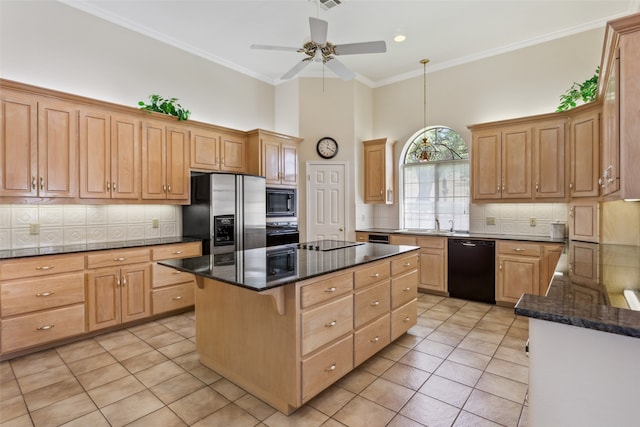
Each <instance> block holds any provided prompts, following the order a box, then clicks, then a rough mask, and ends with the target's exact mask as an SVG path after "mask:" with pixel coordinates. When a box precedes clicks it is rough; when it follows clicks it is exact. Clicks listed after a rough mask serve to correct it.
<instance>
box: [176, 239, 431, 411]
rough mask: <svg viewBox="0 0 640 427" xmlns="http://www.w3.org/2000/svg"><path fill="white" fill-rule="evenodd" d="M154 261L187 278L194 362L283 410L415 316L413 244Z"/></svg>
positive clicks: (327, 245) (314, 245) (316, 245)
mask: <svg viewBox="0 0 640 427" xmlns="http://www.w3.org/2000/svg"><path fill="white" fill-rule="evenodd" d="M163 264H164V265H166V266H171V267H173V268H176V269H178V270H182V271H186V272H189V273H193V274H195V275H196V277H197V283H198V287H197V289H196V297H195V306H196V347H197V350H198V353H199V355H200V361H201V363H203V364H204V365H206V366H208V367H210V368H211V369H213V370H215V371H217V372H218V373H219V374H221V375H223V376H224V377H225V378H227V379H228V380H230V381H232V382H233V383H235V384H237V385H238V386H240V387H242V388H244V389H245V390H247V391H249V392H250V393H252V394H254V395H255V396H257V397H259V398H260V399H262V400H264V401H265V402H267V403H268V404H270V405H271V406H273V407H274V408H276V409H278V410H279V411H281V412H283V413H285V414H290V413H292V412H293V411H295V410H296V409H297V408H299V407H300V406H302V405H303V404H304V403H306V402H308V401H309V400H310V399H311V398H313V397H314V396H315V395H317V394H318V393H320V392H321V391H323V390H324V389H326V388H327V387H329V386H330V385H331V384H333V383H334V382H335V381H337V380H338V379H340V378H341V377H343V376H344V375H346V374H347V373H348V372H350V371H351V370H353V369H354V368H355V367H356V366H358V365H359V364H361V363H362V362H364V361H365V360H366V359H368V358H369V357H371V356H373V355H374V354H375V353H377V352H378V351H380V350H381V349H382V348H384V347H385V346H387V345H388V344H389V343H391V342H392V341H394V340H395V339H397V338H398V337H399V336H401V335H402V334H404V333H405V332H406V331H407V330H408V329H409V328H410V327H411V326H413V325H415V324H416V320H417V319H416V318H417V285H418V278H419V271H418V270H419V264H418V248H417V247H414V246H401V245H383V244H373V243H356V242H340V241H326V240H325V241H318V242H311V243H307V244H304V245H298V246H296V245H284V246H276V247H271V248H259V249H251V250H246V251H237V252H232V253H227V254H214V255H206V256H201V257H195V258H187V259H181V260H172V261H166V262H163Z"/></svg>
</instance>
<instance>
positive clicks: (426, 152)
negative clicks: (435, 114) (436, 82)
mask: <svg viewBox="0 0 640 427" xmlns="http://www.w3.org/2000/svg"><path fill="white" fill-rule="evenodd" d="M420 63H421V64H422V67H423V88H424V92H423V99H422V100H423V112H424V121H423V126H422V129H423V130H422V132H423V133H422V142H421V143H420V147H419V154H418V158H419V159H420V160H422V161H427V162H428V161H429V160H431V154H432V153H431V152H432V151H433V147H432V146H431V144H430V143H429V141H428V140H427V64H428V63H429V60H428V59H421V60H420Z"/></svg>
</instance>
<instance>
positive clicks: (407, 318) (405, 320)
mask: <svg viewBox="0 0 640 427" xmlns="http://www.w3.org/2000/svg"><path fill="white" fill-rule="evenodd" d="M409 320H411V317H410V316H407V317H405V318H404V319H402V321H403V322H408V321H409Z"/></svg>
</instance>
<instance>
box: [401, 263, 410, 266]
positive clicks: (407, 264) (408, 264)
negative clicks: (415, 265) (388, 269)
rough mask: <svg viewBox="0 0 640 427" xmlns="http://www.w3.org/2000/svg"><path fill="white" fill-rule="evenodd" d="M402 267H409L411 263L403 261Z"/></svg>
mask: <svg viewBox="0 0 640 427" xmlns="http://www.w3.org/2000/svg"><path fill="white" fill-rule="evenodd" d="M402 266H403V267H411V263H410V262H405V263H404V264H402Z"/></svg>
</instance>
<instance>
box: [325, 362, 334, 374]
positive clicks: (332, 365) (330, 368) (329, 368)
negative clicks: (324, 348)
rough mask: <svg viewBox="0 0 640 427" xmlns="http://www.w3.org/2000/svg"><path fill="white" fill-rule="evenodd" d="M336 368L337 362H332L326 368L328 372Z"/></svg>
mask: <svg viewBox="0 0 640 427" xmlns="http://www.w3.org/2000/svg"><path fill="white" fill-rule="evenodd" d="M335 370H336V364H335V363H332V364H331V366H329V367H328V368H326V369H325V371H326V372H331V371H335Z"/></svg>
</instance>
